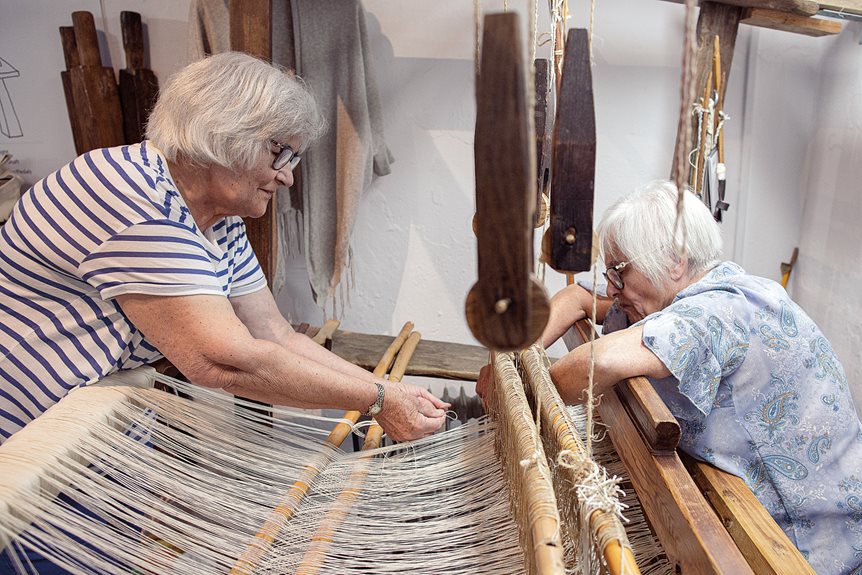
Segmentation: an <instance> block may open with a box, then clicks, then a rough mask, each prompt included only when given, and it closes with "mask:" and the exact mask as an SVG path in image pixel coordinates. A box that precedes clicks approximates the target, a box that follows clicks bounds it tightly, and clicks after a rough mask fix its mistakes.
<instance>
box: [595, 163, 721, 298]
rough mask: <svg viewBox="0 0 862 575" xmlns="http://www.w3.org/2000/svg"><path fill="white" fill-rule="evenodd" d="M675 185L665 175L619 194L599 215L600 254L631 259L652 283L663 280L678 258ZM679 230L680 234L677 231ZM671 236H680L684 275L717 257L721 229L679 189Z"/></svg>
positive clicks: (605, 257) (695, 272)
mask: <svg viewBox="0 0 862 575" xmlns="http://www.w3.org/2000/svg"><path fill="white" fill-rule="evenodd" d="M677 196H678V194H677V187H676V186H675V185H674V184H673V183H672V182H668V181H665V180H657V181H654V182H650V183H649V184H646V185H645V186H643V187H641V188H639V189H637V190H635V191H634V192H632V193H631V194H629V195H627V196H625V197H623V198H621V199H620V200H618V201H617V202H616V203H615V204H613V205H612V206H611V207H610V208H608V209H607V211H606V212H605V213H604V216H602V221H601V222H600V223H599V227H598V234H599V242H600V244H601V248H602V259H603V260H604V261H605V262H608V261H631V260H634V261H633V262H632V266H634V267H636V268H637V269H638V270H639V271H640V272H641V273H642V274H644V275H645V276H646V277H647V279H649V280H650V281H651V282H652V283H653V284H655V285H667V282H668V281H669V278H668V272H669V271H670V270H671V269H672V268H673V266H674V265H675V264H676V263H677V262H678V261H679V257H678V256H677V254H676V250H675V248H674V229H675V226H676V218H677ZM682 230H685V231H684V234H685V235H683V232H682ZM676 233H677V238H678V239H679V240H680V242H681V241H682V239H683V237H684V238H685V257H686V259H687V261H688V274H689V277H694V276H697V275H700V274H701V273H703V272H705V271H707V270H709V269H710V268H712V267H713V266H715V265H716V264H717V263H719V262H720V261H721V259H720V258H721V249H722V242H721V231H720V230H719V228H718V224H717V223H716V222H715V220H714V219H713V217H712V214H711V213H710V212H709V208H707V207H706V205H704V203H703V202H701V201H700V200H698V199H697V197H696V196H695V195H694V194H692V193H691V192H690V191H688V190H686V191H685V192H684V200H683V203H682V208H681V214H680V223H679V231H677V232H676Z"/></svg>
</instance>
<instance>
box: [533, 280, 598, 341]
mask: <svg viewBox="0 0 862 575" xmlns="http://www.w3.org/2000/svg"><path fill="white" fill-rule="evenodd" d="M613 303H614V300H612V299H609V298H606V297H597V298H596V321H598V322H599V323H602V322H603V321H604V318H605V314H606V313H607V311H608V308H610V307H611V304H613ZM592 315H593V294H591V293H590V292H588V291H587V290H585V289H584V288H582V287H581V286H579V285H578V284H572V285H569V286H566V287H564V288H563V289H561V290H560V291H558V292H557V293H556V294H554V297H553V298H551V314H550V317H549V318H548V325H547V326H545V331H544V332H543V333H542V343H543V345H544V346H545V348H548V347H550V346H551V345H552V344H553V343H554V342H555V341H557V340H558V339H559V338H560V337H562V335H563V334H564V333H566V331H567V330H568V329H569V328H570V327H572V325H574V323H575V322H576V321H578V320H581V319H584V318H585V317H592Z"/></svg>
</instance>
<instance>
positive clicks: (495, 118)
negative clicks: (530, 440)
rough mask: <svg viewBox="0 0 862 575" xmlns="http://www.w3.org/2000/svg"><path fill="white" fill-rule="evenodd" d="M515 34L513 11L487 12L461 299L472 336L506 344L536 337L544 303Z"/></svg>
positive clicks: (518, 345) (511, 346)
mask: <svg viewBox="0 0 862 575" xmlns="http://www.w3.org/2000/svg"><path fill="white" fill-rule="evenodd" d="M520 36H521V29H520V26H519V22H518V15H517V14H515V13H514V12H508V13H504V14H488V15H487V16H485V23H484V27H483V37H482V64H481V68H480V74H479V80H478V82H479V85H478V89H477V91H476V92H477V96H476V99H477V110H476V136H475V154H474V157H475V169H476V231H477V244H478V265H479V270H478V276H479V277H478V280H477V281H476V284H475V285H474V286H473V287H472V288H471V289H470V292H469V293H468V294H467V302H466V306H465V307H466V314H467V324H468V325H469V326H470V331H472V332H473V335H474V336H475V337H476V339H477V340H479V341H480V342H481V343H482V344H484V345H486V346H487V347H488V348H490V349H495V350H505V351H509V350H517V349H523V348H525V347H527V346H528V345H530V344H531V343H533V342H534V341H536V340H537V339H538V338H539V337H540V336H541V335H542V331H543V330H544V328H545V324H546V323H547V321H548V314H549V311H550V305H549V303H548V296H547V294H546V293H545V290H544V287H543V286H542V285H541V284H540V283H538V282H537V281H535V280H534V279H533V278H531V277H530V272H531V269H532V248H533V221H532V215H531V214H532V211H533V203H534V202H535V181H536V163H535V157H534V156H533V146H534V145H535V141H534V139H533V138H534V136H533V133H532V130H531V129H530V128H531V122H530V121H529V120H530V118H529V116H528V114H530V113H531V112H532V110H529V109H528V106H527V86H526V70H525V68H526V66H525V62H524V57H523V53H522V51H523V47H522V45H521V42H520ZM530 80H531V81H532V78H531V79H530Z"/></svg>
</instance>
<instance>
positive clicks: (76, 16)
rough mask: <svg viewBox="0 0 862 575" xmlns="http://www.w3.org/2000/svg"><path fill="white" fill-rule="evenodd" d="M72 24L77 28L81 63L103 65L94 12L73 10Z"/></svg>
mask: <svg viewBox="0 0 862 575" xmlns="http://www.w3.org/2000/svg"><path fill="white" fill-rule="evenodd" d="M72 24H73V26H74V28H75V43H76V44H77V45H78V57H79V59H80V65H81V66H101V65H102V56H101V54H100V53H99V39H98V37H97V36H96V22H95V20H93V14H91V13H90V12H86V11H78V12H72Z"/></svg>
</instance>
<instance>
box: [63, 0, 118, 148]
mask: <svg viewBox="0 0 862 575" xmlns="http://www.w3.org/2000/svg"><path fill="white" fill-rule="evenodd" d="M72 24H73V25H74V28H75V43H76V44H77V47H78V58H79V64H80V65H79V66H74V67H72V69H71V70H69V75H70V78H71V80H72V96H73V98H74V101H75V108H76V109H77V111H78V126H79V127H80V128H81V144H82V147H83V149H84V151H90V150H94V149H96V148H107V147H111V146H120V145H122V144H123V143H124V141H125V138H124V137H123V115H122V112H121V111H120V97H119V95H118V93H117V80H116V78H115V77H114V69H113V68H108V67H104V66H102V56H101V55H100V53H99V41H98V39H97V37H96V24H95V21H94V20H93V15H92V14H91V13H90V12H83V11H80V12H72Z"/></svg>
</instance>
